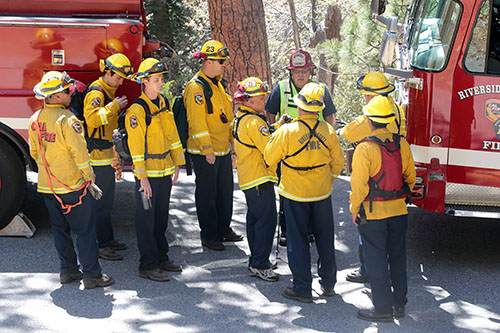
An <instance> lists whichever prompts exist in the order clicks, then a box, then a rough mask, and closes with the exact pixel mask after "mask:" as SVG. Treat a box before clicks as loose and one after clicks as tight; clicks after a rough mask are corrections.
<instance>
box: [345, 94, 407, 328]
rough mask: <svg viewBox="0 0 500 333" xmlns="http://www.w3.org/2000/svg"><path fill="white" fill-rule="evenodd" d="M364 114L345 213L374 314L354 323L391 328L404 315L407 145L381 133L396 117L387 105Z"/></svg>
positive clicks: (379, 100) (378, 103)
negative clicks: (359, 248) (355, 233)
mask: <svg viewBox="0 0 500 333" xmlns="http://www.w3.org/2000/svg"><path fill="white" fill-rule="evenodd" d="M363 113H364V114H365V115H366V116H367V117H368V119H369V125H370V128H371V129H372V132H371V136H369V137H367V138H365V139H363V140H362V141H361V142H360V143H359V144H358V146H357V147H356V150H355V152H354V156H353V162H352V169H353V171H352V176H351V190H352V192H351V195H350V200H351V205H350V211H351V214H352V221H353V223H354V224H355V225H356V226H358V230H359V233H360V235H361V237H362V240H363V248H364V255H365V263H366V266H367V269H368V277H369V280H370V285H371V290H372V301H373V305H374V309H372V310H360V311H359V312H358V318H360V319H364V320H369V321H382V322H386V321H389V322H390V321H392V320H393V316H394V317H398V318H401V317H404V315H405V304H406V302H407V299H406V293H407V277H406V245H405V244H406V230H407V228H408V211H407V208H406V202H405V198H406V197H408V195H409V194H410V191H411V189H412V188H413V186H414V185H415V181H416V179H415V177H416V175H415V165H414V163H413V156H412V154H411V150H410V146H409V145H408V142H406V140H405V139H404V138H402V137H400V136H399V135H397V134H393V133H391V132H390V131H389V130H388V129H387V128H386V126H387V124H390V123H391V122H392V121H393V120H394V117H395V116H396V115H395V114H394V112H393V105H392V102H391V101H390V100H389V99H388V98H387V97H384V96H376V97H375V98H373V99H372V100H371V101H370V102H369V103H368V105H366V106H364V107H363Z"/></svg>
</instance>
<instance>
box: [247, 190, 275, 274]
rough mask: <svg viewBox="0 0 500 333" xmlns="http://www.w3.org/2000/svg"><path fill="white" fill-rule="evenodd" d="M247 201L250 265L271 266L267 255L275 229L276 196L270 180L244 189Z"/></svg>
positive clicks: (259, 267)
mask: <svg viewBox="0 0 500 333" xmlns="http://www.w3.org/2000/svg"><path fill="white" fill-rule="evenodd" d="M243 193H245V198H246V201H247V206H248V210H247V239H248V246H249V247H250V266H251V267H253V268H258V269H267V268H271V262H270V261H269V256H270V255H271V251H272V248H273V239H274V232H275V231H276V220H277V213H276V196H275V194H274V185H273V183H272V182H267V183H264V184H260V185H257V186H256V187H252V188H250V189H248V190H244V191H243Z"/></svg>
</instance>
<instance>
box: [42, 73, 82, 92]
mask: <svg viewBox="0 0 500 333" xmlns="http://www.w3.org/2000/svg"><path fill="white" fill-rule="evenodd" d="M74 82H75V80H74V79H72V78H71V77H70V76H69V75H68V73H66V72H62V76H61V83H59V84H58V85H57V86H55V87H47V88H41V89H40V91H41V92H47V91H54V90H57V89H59V88H64V87H65V86H67V85H68V84H72V83H74ZM66 90H68V93H69V88H68V89H65V90H63V91H62V92H64V93H65V91H66Z"/></svg>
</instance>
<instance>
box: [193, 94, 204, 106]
mask: <svg viewBox="0 0 500 333" xmlns="http://www.w3.org/2000/svg"><path fill="white" fill-rule="evenodd" d="M194 102H195V103H196V104H198V105H202V104H203V95H202V94H201V93H196V94H194Z"/></svg>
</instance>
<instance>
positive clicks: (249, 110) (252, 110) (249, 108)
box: [240, 105, 259, 114]
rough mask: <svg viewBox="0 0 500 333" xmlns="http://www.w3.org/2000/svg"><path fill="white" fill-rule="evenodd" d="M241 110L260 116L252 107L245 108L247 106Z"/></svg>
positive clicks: (241, 107) (243, 106)
mask: <svg viewBox="0 0 500 333" xmlns="http://www.w3.org/2000/svg"><path fill="white" fill-rule="evenodd" d="M240 110H241V111H248V112H251V113H255V114H259V113H258V112H257V111H255V110H254V109H252V108H251V107H248V106H245V105H242V106H240Z"/></svg>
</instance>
